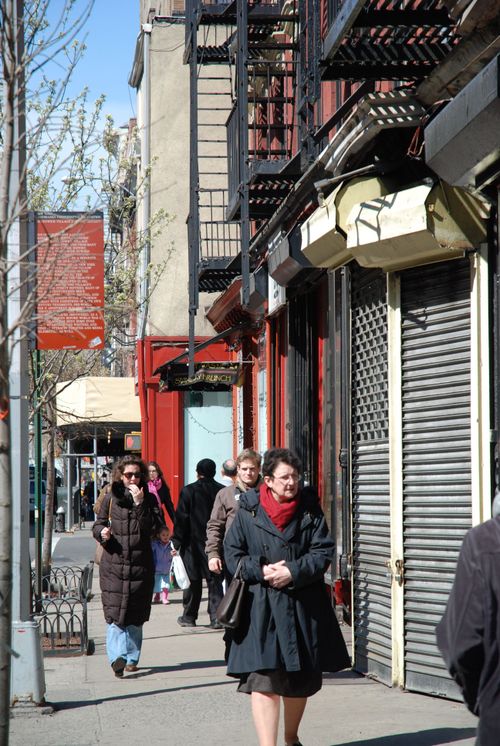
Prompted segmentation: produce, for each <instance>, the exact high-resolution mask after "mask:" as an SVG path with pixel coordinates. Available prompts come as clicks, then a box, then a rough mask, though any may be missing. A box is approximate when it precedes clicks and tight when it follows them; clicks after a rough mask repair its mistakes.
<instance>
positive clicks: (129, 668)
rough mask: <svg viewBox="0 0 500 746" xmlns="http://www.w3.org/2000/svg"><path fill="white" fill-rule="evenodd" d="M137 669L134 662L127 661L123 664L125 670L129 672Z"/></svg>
mask: <svg viewBox="0 0 500 746" xmlns="http://www.w3.org/2000/svg"><path fill="white" fill-rule="evenodd" d="M138 670H139V669H138V667H137V666H136V664H135V663H127V665H126V666H125V671H128V672H129V673H130V672H133V671H138Z"/></svg>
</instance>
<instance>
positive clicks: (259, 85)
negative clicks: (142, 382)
mask: <svg viewBox="0 0 500 746" xmlns="http://www.w3.org/2000/svg"><path fill="white" fill-rule="evenodd" d="M316 6H318V3H316V2H312V0H310V1H309V2H299V0H250V1H249V2H246V1H244V0H233V1H230V2H227V1H226V2H217V1H216V0H213V1H212V2H199V1H198V0H189V2H187V4H186V54H185V61H186V62H189V64H190V85H191V120H190V137H191V156H190V157H191V168H190V176H191V183H190V214H189V219H188V235H189V257H190V258H189V267H190V340H191V344H190V348H191V349H192V348H193V346H194V341H193V340H194V319H195V315H196V312H197V309H198V294H199V292H200V291H204V292H209V293H210V292H220V291H223V290H224V289H225V288H227V287H228V286H229V284H230V283H231V282H232V280H233V279H234V278H235V277H236V276H240V275H241V279H242V305H243V307H244V306H245V305H246V304H247V302H248V298H249V278H250V272H251V270H252V268H253V265H252V258H251V257H250V251H249V247H250V242H251V237H252V235H253V233H254V232H255V231H256V230H258V229H259V227H260V226H262V225H263V224H264V223H265V222H266V221H267V220H268V219H269V217H271V215H272V214H273V213H274V212H275V211H276V209H277V207H278V206H279V205H280V203H281V202H282V200H283V199H284V198H285V197H286V195H287V194H288V192H289V191H290V189H291V187H292V186H293V184H294V182H295V181H296V180H297V178H298V177H299V176H300V173H301V169H302V168H303V166H304V163H307V162H310V161H311V159H312V157H313V151H315V149H316V148H317V145H316V143H315V141H314V138H313V135H314V123H313V118H314V104H315V102H316V100H317V99H318V98H319V86H320V79H319V72H316V73H315V74H314V73H312V72H311V71H312V70H313V69H316V70H317V64H313V62H314V61H315V60H317V59H318V56H319V20H318V12H317V11H316V12H315V13H313V12H312V9H313V8H314V7H316ZM308 24H309V27H310V29H311V31H310V33H306V32H305V29H306V27H307V26H308ZM307 60H308V61H309V62H308V63H307ZM311 81H313V83H311ZM314 86H315V88H314ZM313 89H314V90H313ZM190 358H191V359H192V355H190Z"/></svg>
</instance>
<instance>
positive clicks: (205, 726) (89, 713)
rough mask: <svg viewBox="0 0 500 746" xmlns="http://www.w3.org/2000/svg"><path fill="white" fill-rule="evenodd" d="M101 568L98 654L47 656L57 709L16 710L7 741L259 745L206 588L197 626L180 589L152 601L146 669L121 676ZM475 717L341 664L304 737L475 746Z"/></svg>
mask: <svg viewBox="0 0 500 746" xmlns="http://www.w3.org/2000/svg"><path fill="white" fill-rule="evenodd" d="M96 570H97V568H96ZM97 574H98V573H97V572H96V573H95V577H94V593H95V595H94V597H93V599H92V601H91V602H90V604H89V636H90V637H92V638H93V639H94V641H95V653H94V655H92V656H85V655H84V656H72V657H52V658H47V657H46V658H45V659H44V667H45V681H46V700H47V702H50V703H51V704H53V705H54V707H55V711H54V713H53V714H51V715H42V714H40V713H39V712H38V711H37V708H34V710H35V712H34V713H32V714H29V715H27V714H19V715H16V716H14V717H12V719H11V731H10V746H95V744H99V746H114V745H115V744H122V745H123V746H128V744H134V743H140V744H151V746H153V744H160V743H161V744H172V746H174V745H175V746H179V745H180V744H183V746H231V745H233V744H234V745H236V744H237V745H238V746H256V744H257V741H256V737H255V734H254V730H253V725H252V718H251V712H250V698H249V697H248V696H246V695H243V694H238V693H237V692H236V683H235V680H234V679H230V678H228V677H226V675H225V666H224V661H223V650H224V645H223V642H222V633H221V632H220V631H217V630H212V629H210V628H209V627H208V623H209V618H208V616H207V614H206V597H205V596H204V598H203V601H202V607H201V610H200V611H201V612H202V613H201V615H200V618H199V620H198V626H197V627H196V628H194V629H191V628H181V627H180V626H179V625H178V624H177V617H178V616H179V615H180V614H181V613H182V603H181V596H182V594H181V592H180V591H176V592H174V593H172V594H171V595H170V599H171V603H170V604H169V605H168V606H164V605H162V604H159V605H154V606H153V608H152V614H151V619H150V621H149V622H148V623H147V624H146V625H145V627H144V643H143V650H142V656H141V660H140V664H139V665H140V670H139V671H138V672H137V673H133V674H125V676H124V678H123V679H118V678H116V677H115V676H114V674H113V672H112V671H111V667H110V665H109V663H108V660H107V657H106V654H105V626H106V625H105V622H104V618H103V614H102V607H101V599H100V592H99V584H98V577H96V576H97ZM475 726H476V719H475V718H474V717H473V716H472V715H471V714H470V713H468V712H467V710H466V708H465V706H464V705H462V704H461V703H458V702H450V701H447V700H443V699H438V698H434V697H429V696H425V695H420V694H412V693H409V692H402V691H400V690H398V689H390V688H388V687H385V686H384V685H382V684H379V683H376V682H374V681H371V680H370V679H367V678H364V677H362V676H359V675H357V674H355V673H353V672H350V671H345V672H341V673H339V674H333V675H329V676H326V677H325V681H324V685H323V689H322V690H321V691H320V692H319V693H318V694H316V695H315V696H314V697H312V698H311V699H310V700H309V702H308V705H307V709H306V712H305V715H304V719H303V723H302V727H301V731H300V738H301V741H302V742H303V744H304V746H399V745H400V744H401V745H402V746H441V745H444V744H453V745H454V746H472V745H473V744H474V742H475V736H474V734H475ZM281 741H282V739H281V736H280V739H279V744H281Z"/></svg>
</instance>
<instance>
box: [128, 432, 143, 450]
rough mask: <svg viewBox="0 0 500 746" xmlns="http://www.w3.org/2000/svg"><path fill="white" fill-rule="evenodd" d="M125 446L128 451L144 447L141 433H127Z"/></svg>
mask: <svg viewBox="0 0 500 746" xmlns="http://www.w3.org/2000/svg"><path fill="white" fill-rule="evenodd" d="M124 448H125V450H126V451H140V450H141V448H142V435H141V433H127V434H126V435H125V443H124Z"/></svg>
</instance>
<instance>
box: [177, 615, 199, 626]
mask: <svg viewBox="0 0 500 746" xmlns="http://www.w3.org/2000/svg"><path fill="white" fill-rule="evenodd" d="M177 624H180V625H181V627H196V622H191V621H190V620H189V619H184V617H183V616H179V617H177Z"/></svg>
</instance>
